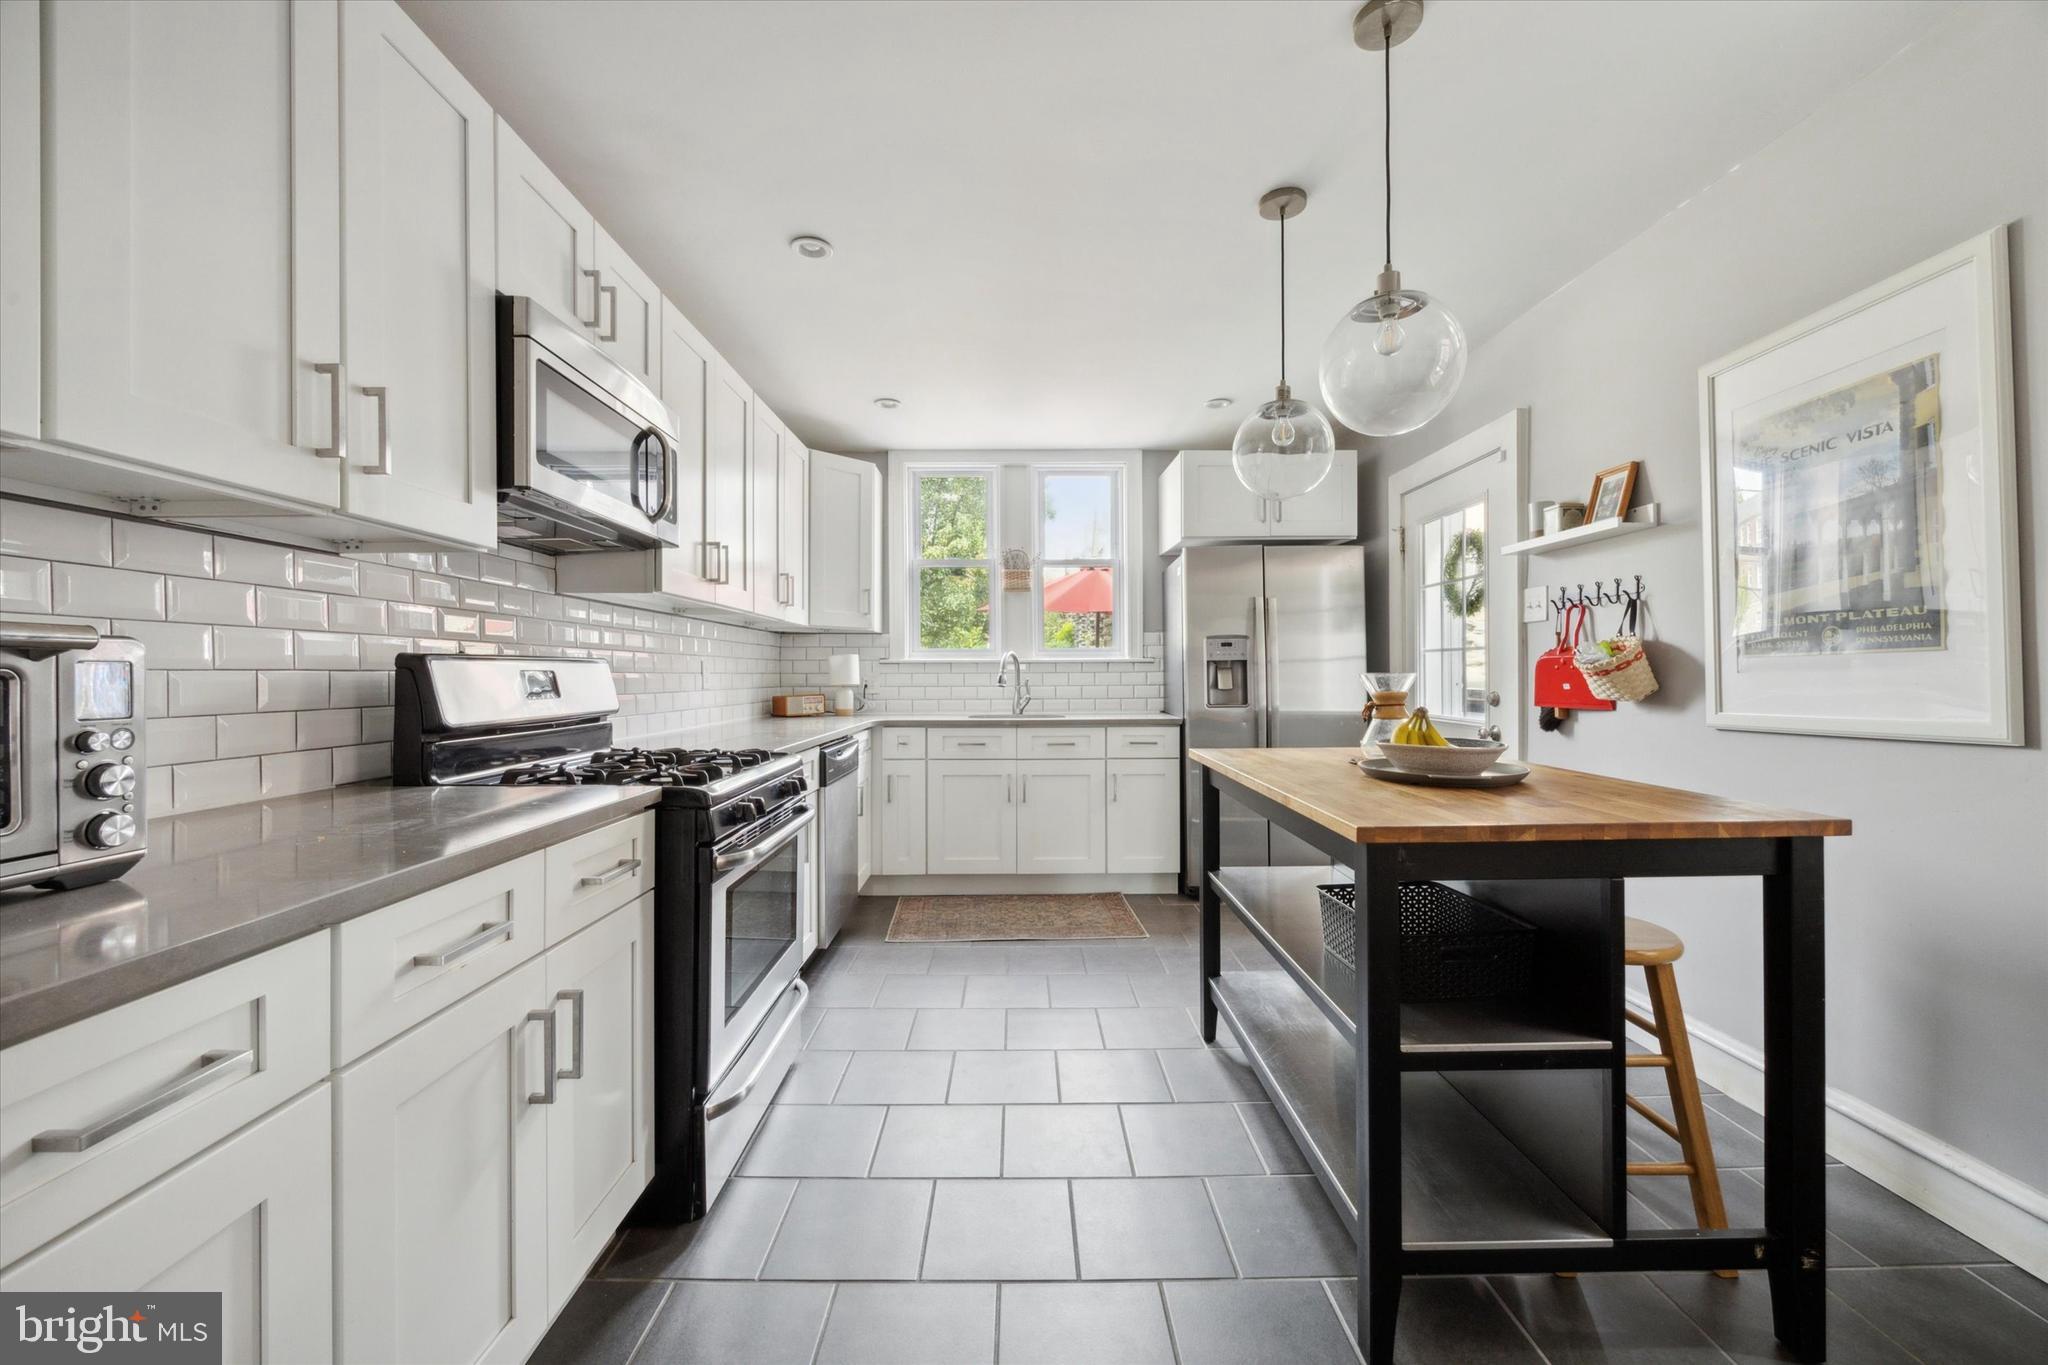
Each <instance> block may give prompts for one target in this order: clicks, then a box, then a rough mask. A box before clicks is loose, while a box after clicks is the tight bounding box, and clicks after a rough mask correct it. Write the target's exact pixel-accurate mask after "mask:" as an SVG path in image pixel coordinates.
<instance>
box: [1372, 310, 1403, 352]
mask: <svg viewBox="0 0 2048 1365" xmlns="http://www.w3.org/2000/svg"><path fill="white" fill-rule="evenodd" d="M1407 339H1408V334H1407V333H1406V332H1404V331H1402V330H1401V324H1400V323H1398V322H1396V321H1395V320H1394V319H1392V318H1388V319H1387V321H1386V325H1385V326H1383V327H1381V328H1380V331H1379V335H1378V336H1376V337H1374V338H1373V339H1372V348H1373V350H1375V351H1377V352H1378V353H1379V354H1381V355H1392V354H1393V353H1394V352H1396V351H1398V350H1400V349H1401V343H1402V342H1404V341H1406V340H1407Z"/></svg>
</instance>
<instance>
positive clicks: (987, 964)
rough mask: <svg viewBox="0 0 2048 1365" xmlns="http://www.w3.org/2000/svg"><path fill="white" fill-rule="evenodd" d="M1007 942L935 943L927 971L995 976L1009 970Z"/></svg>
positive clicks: (1008, 946)
mask: <svg viewBox="0 0 2048 1365" xmlns="http://www.w3.org/2000/svg"><path fill="white" fill-rule="evenodd" d="M1009 964H1010V945H1009V944H1007V943H935V944H933V945H932V956H931V961H930V962H929V963H928V964H927V965H926V967H925V970H926V971H928V972H954V973H957V974H959V975H962V976H997V975H1000V974H1001V973H1003V972H1006V971H1008V970H1009Z"/></svg>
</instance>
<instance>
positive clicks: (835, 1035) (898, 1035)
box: [805, 1009, 917, 1052]
mask: <svg viewBox="0 0 2048 1365" xmlns="http://www.w3.org/2000/svg"><path fill="white" fill-rule="evenodd" d="M916 1017H917V1011H916V1010H859V1009H856V1010H819V1011H818V1027H817V1030H816V1031H815V1032H813V1033H812V1034H811V1038H810V1042H809V1043H807V1044H806V1045H805V1046H807V1047H810V1048H812V1049H814V1050H816V1051H819V1052H863V1051H881V1050H883V1049H887V1048H900V1047H902V1046H903V1045H904V1043H906V1042H907V1041H909V1038H910V1023H911V1020H912V1019H914V1018H916Z"/></svg>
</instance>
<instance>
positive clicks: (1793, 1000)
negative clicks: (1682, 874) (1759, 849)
mask: <svg viewBox="0 0 2048 1365" xmlns="http://www.w3.org/2000/svg"><path fill="white" fill-rule="evenodd" d="M1779 851H1780V852H1779V860H1778V870H1777V871H1775V872H1773V873H1771V874H1769V875H1767V876H1766V877H1765V878H1764V1226H1765V1228H1766V1229H1767V1230H1768V1231H1769V1233H1770V1237H1771V1250H1770V1260H1769V1264H1768V1273H1769V1275H1770V1280H1771V1319H1772V1325H1773V1327H1774V1328H1775V1329H1776V1331H1777V1335H1778V1340H1780V1341H1782V1342H1784V1343H1785V1345H1786V1346H1787V1347H1789V1348H1790V1349H1791V1350H1792V1352H1793V1353H1794V1354H1795V1355H1797V1356H1798V1357H1799V1358H1800V1359H1801V1360H1806V1361H1817V1360H1825V1359H1826V1358H1827V1232H1826V1229H1827V1186H1826V1183H1825V1181H1826V1163H1827V1149H1826V1131H1825V1124H1826V1112H1827V1110H1826V1099H1825V1090H1826V1085H1827V1051H1826V1040H1825V1037H1824V1029H1825V1026H1826V1022H1827V980H1826V962H1825V956H1824V949H1825V946H1826V941H1825V936H1824V934H1823V930H1822V907H1823V901H1824V895H1825V893H1824V886H1823V877H1822V870H1821V841H1820V840H1819V839H1811V838H1799V839H1784V840H1781V841H1780V842H1779Z"/></svg>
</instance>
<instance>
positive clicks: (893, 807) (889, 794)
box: [875, 758, 925, 877]
mask: <svg viewBox="0 0 2048 1365" xmlns="http://www.w3.org/2000/svg"><path fill="white" fill-rule="evenodd" d="M879 766H880V769H881V774H880V775H881V779H882V782H881V791H882V795H881V815H880V818H881V822H882V824H881V829H880V831H879V832H878V837H877V839H876V841H875V842H876V845H877V847H876V850H875V870H876V872H878V873H879V874H880V875H882V876H884V877H921V876H923V875H924V849H925V814H924V795H925V793H924V760H923V759H921V758H885V759H883V760H882V761H881V763H880V765H879Z"/></svg>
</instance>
